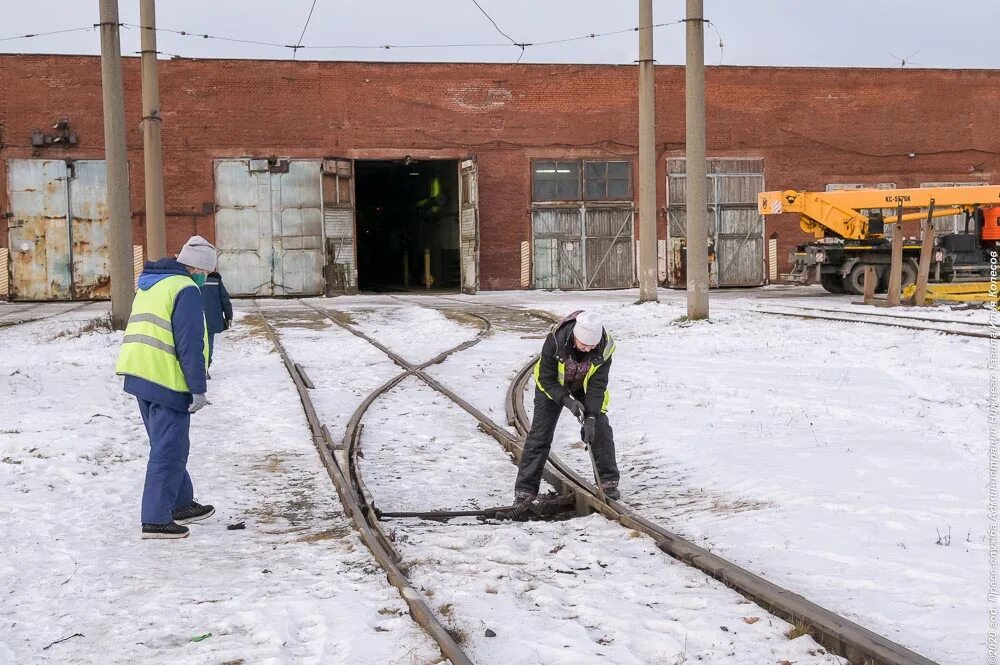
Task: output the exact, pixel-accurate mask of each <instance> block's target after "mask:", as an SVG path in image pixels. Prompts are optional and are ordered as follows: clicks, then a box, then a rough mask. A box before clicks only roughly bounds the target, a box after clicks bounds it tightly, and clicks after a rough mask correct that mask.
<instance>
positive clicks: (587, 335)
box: [573, 312, 604, 346]
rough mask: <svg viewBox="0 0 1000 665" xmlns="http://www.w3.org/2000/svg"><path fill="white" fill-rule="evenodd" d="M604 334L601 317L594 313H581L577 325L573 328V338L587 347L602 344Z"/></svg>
mask: <svg viewBox="0 0 1000 665" xmlns="http://www.w3.org/2000/svg"><path fill="white" fill-rule="evenodd" d="M603 334H604V326H603V325H601V317H599V316H598V315H597V314H594V313H593V312H580V313H579V314H577V315H576V325H575V326H574V327H573V337H575V338H576V340H577V341H578V342H580V344H586V345H587V346H597V345H598V344H599V343H600V342H601V336H602V335H603Z"/></svg>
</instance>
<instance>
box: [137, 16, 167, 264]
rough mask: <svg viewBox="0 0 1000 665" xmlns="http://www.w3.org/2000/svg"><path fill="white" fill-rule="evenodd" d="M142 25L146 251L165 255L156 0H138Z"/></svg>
mask: <svg viewBox="0 0 1000 665" xmlns="http://www.w3.org/2000/svg"><path fill="white" fill-rule="evenodd" d="M139 17H140V19H139V23H140V24H141V25H142V33H141V44H142V146H143V149H144V153H143V154H144V156H145V165H146V168H145V174H146V254H147V256H148V257H149V259H150V260H153V261H155V260H157V259H162V258H163V257H165V256H166V255H167V231H166V220H165V217H164V214H163V150H162V147H161V143H160V122H161V119H160V84H159V82H158V81H157V74H156V0H139Z"/></svg>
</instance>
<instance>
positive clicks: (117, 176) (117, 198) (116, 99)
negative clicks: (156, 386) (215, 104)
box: [98, 0, 135, 330]
mask: <svg viewBox="0 0 1000 665" xmlns="http://www.w3.org/2000/svg"><path fill="white" fill-rule="evenodd" d="M98 2H99V3H100V9H101V91H102V93H103V97H104V156H105V159H106V160H107V165H108V208H109V212H110V213H111V324H112V326H113V327H114V328H115V330H124V329H125V326H126V324H127V323H128V317H129V311H130V310H131V309H132V297H133V295H134V292H133V289H134V280H135V275H134V272H133V270H132V219H131V216H130V214H129V193H128V161H127V156H126V152H125V89H124V86H123V85H122V58H121V42H120V41H119V38H118V0H98Z"/></svg>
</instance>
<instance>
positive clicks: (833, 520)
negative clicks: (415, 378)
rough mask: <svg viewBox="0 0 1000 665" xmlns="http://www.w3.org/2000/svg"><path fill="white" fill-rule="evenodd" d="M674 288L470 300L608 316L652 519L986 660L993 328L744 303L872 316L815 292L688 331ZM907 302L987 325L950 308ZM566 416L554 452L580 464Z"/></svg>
mask: <svg viewBox="0 0 1000 665" xmlns="http://www.w3.org/2000/svg"><path fill="white" fill-rule="evenodd" d="M683 297H684V296H683V294H676V293H673V292H667V291H664V292H661V301H662V302H661V304H659V305H642V306H636V305H633V304H632V303H634V302H635V300H636V294H635V292H616V293H607V294H596V293H589V294H539V295H538V296H535V295H534V294H533V295H532V296H529V297H527V298H524V297H521V298H517V297H516V296H515V295H514V294H481V295H479V296H476V297H475V298H469V299H470V300H475V301H476V302H486V303H491V302H492V303H499V304H504V305H519V306H530V307H542V308H546V309H549V310H550V311H552V312H554V313H557V314H560V315H562V314H567V313H569V312H570V311H572V310H575V309H580V308H589V309H593V310H596V311H598V312H600V313H601V314H602V315H603V317H604V319H605V323H606V325H607V327H608V328H609V329H610V330H611V331H612V332H613V333H614V335H615V338H616V340H617V342H618V351H617V352H616V355H615V361H614V365H613V369H612V390H613V393H612V394H613V397H612V404H611V417H612V423H613V424H614V425H615V431H616V437H615V438H616V443H617V448H618V456H619V466H620V467H621V471H622V476H623V480H622V491H623V493H624V494H625V500H626V502H627V503H629V504H630V505H631V506H633V507H635V508H636V509H637V510H639V511H640V512H641V513H642V514H643V515H645V516H648V517H650V518H653V519H655V520H657V521H659V522H660V523H662V524H665V525H667V526H670V527H671V528H673V529H675V530H676V531H678V532H679V533H681V534H682V535H685V536H687V537H689V538H691V539H693V540H694V541H695V542H697V543H699V544H702V545H704V546H706V547H709V548H710V549H712V550H713V551H715V552H717V553H719V554H722V555H723V556H726V557H727V558H729V559H731V560H733V561H735V562H737V563H740V564H741V565H744V566H745V567H747V568H749V569H750V570H753V571H754V572H757V573H760V574H762V575H764V576H765V577H767V578H768V579H771V580H772V581H774V582H776V583H777V584H780V585H782V586H785V587H786V588H789V589H792V590H794V591H797V592H799V593H801V594H803V595H804V596H806V597H807V598H809V599H811V600H813V601H815V602H818V603H820V604H821V605H824V606H825V607H827V608H829V609H831V610H834V611H836V612H838V613H841V614H843V615H845V616H847V617H849V618H851V619H853V620H855V621H857V622H859V623H861V624H862V625H864V626H866V627H868V628H871V629H873V630H875V631H877V632H879V633H881V634H883V635H885V636H887V637H889V638H890V639H892V640H894V641H898V642H900V643H902V644H904V645H906V646H909V647H910V648H912V649H914V650H916V651H917V652H919V653H921V654H923V655H926V656H928V657H930V658H932V659H934V660H936V661H938V662H941V663H954V664H956V665H958V664H965V663H971V662H977V661H978V659H980V658H981V656H982V654H983V653H984V652H985V639H986V618H987V599H986V593H985V580H986V577H987V569H988V547H989V543H988V540H987V525H988V523H987V519H986V506H987V496H986V490H987V487H986V486H987V482H988V471H989V469H988V463H987V443H988V439H987V431H986V426H987V423H986V412H987V400H988V387H987V386H988V377H987V361H988V351H989V349H988V344H989V342H988V340H984V339H973V338H965V337H956V336H949V335H942V334H939V333H930V332H918V331H912V330H904V329H897V328H891V327H885V326H870V325H863V324H847V323H838V322H827V321H815V320H810V321H806V320H799V319H785V318H779V317H766V316H762V315H759V314H754V313H751V312H750V311H749V310H752V309H754V308H757V307H762V308H767V309H776V310H778V309H781V306H782V305H785V306H786V307H787V306H807V307H823V308H835V309H843V310H849V311H854V310H860V311H871V309H868V310H864V309H862V308H859V307H857V306H854V305H851V304H850V300H849V299H848V298H836V297H829V298H828V297H824V296H822V295H817V296H810V297H808V298H778V297H773V296H771V297H764V298H761V297H759V294H754V293H748V292H736V293H729V294H726V295H725V296H723V297H721V298H719V299H718V302H715V303H714V309H713V322H712V323H698V324H684V323H681V322H678V321H676V319H678V318H679V317H682V316H683V315H684V314H685V313H686V310H685V307H684V300H683ZM803 303H805V304H803ZM882 311H883V312H884V311H885V310H882ZM894 313H895V312H894ZM901 313H902V314H904V315H905V314H909V315H911V316H917V315H919V316H930V317H934V318H948V319H952V320H956V321H966V320H970V319H971V320H973V321H975V322H978V323H984V322H985V321H986V320H987V315H986V313H985V312H983V311H976V312H964V311H959V312H953V311H951V310H950V309H948V308H935V309H932V310H916V311H914V310H910V311H909V312H907V311H903V312H901ZM474 383H475V382H473V381H470V382H468V384H467V385H468V386H469V387H470V388H471V387H473V386H474ZM453 387H456V388H457V389H458V390H459V392H461V391H462V390H463V389H464V386H462V385H458V386H453ZM529 390H530V388H529ZM528 394H529V395H530V393H528ZM526 406H527V407H528V409H529V412H530V409H531V401H530V399H527V400H526ZM570 421H571V419H568V418H565V419H563V422H562V423H560V429H559V431H558V432H557V437H556V444H555V446H554V450H555V451H556V452H557V454H560V455H562V456H563V457H564V458H566V459H569V460H573V461H574V462H575V465H576V466H577V468H578V469H580V470H581V471H583V472H584V473H585V475H589V460H588V458H587V456H586V453H585V452H584V451H583V450H582V448H581V447H580V446H579V445H578V444H576V445H575V442H576V441H578V438H579V427H578V426H575V425H573V424H572V422H570Z"/></svg>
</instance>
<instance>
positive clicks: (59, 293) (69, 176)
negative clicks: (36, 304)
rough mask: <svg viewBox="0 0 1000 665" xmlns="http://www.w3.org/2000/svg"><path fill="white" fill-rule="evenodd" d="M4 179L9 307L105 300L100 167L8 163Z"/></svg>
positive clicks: (107, 283) (107, 273)
mask: <svg viewBox="0 0 1000 665" xmlns="http://www.w3.org/2000/svg"><path fill="white" fill-rule="evenodd" d="M7 173H8V184H9V187H8V190H9V192H10V200H11V212H12V214H13V218H12V219H11V221H10V222H9V224H8V226H9V232H8V233H9V242H10V263H11V283H10V296H11V299H12V300H73V299H77V300H95V299H106V298H109V297H110V295H111V266H110V257H109V248H108V228H109V217H108V206H107V168H106V166H105V163H104V162H103V161H101V160H78V161H75V162H69V163H67V162H66V161H63V160H47V159H11V160H8V162H7Z"/></svg>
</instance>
